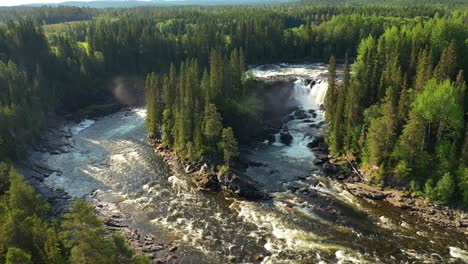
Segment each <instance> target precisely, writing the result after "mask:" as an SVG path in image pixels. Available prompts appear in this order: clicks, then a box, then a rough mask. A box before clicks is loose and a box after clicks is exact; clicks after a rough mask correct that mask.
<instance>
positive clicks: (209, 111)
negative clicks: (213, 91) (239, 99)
mask: <svg viewBox="0 0 468 264" xmlns="http://www.w3.org/2000/svg"><path fill="white" fill-rule="evenodd" d="M222 129H223V124H222V117H221V114H219V113H218V110H217V108H216V106H215V105H214V104H209V105H207V107H206V109H205V114H204V119H203V135H205V136H206V137H207V138H208V140H209V141H210V142H214V141H215V140H216V139H217V138H218V137H219V136H220V135H221V130H222Z"/></svg>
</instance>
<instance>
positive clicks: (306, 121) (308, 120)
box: [302, 119, 314, 123]
mask: <svg viewBox="0 0 468 264" xmlns="http://www.w3.org/2000/svg"><path fill="white" fill-rule="evenodd" d="M302 122H304V123H314V120H311V119H306V120H304V121H302Z"/></svg>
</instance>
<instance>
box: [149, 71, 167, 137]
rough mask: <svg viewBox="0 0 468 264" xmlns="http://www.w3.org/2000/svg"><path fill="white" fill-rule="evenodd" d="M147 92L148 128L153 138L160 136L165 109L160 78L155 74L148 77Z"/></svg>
mask: <svg viewBox="0 0 468 264" xmlns="http://www.w3.org/2000/svg"><path fill="white" fill-rule="evenodd" d="M145 91H146V109H147V117H146V127H147V129H148V134H149V135H150V136H151V137H153V136H157V135H158V134H159V131H160V127H161V124H162V113H163V109H164V106H163V102H162V98H161V89H160V84H159V78H158V76H156V74H155V73H154V72H153V73H150V74H148V76H147V77H146V85H145Z"/></svg>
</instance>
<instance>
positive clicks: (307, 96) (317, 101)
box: [292, 79, 328, 110]
mask: <svg viewBox="0 0 468 264" xmlns="http://www.w3.org/2000/svg"><path fill="white" fill-rule="evenodd" d="M327 89H328V83H327V82H326V81H324V80H317V81H314V82H311V83H310V84H308V85H305V81H304V80H303V79H299V80H297V81H295V82H294V90H293V94H292V97H293V98H292V99H294V101H296V102H297V103H298V105H299V106H300V107H303V108H304V109H314V110H318V109H319V108H320V105H322V104H323V102H324V100H325V95H326V93H327Z"/></svg>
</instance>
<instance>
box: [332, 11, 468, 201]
mask: <svg viewBox="0 0 468 264" xmlns="http://www.w3.org/2000/svg"><path fill="white" fill-rule="evenodd" d="M467 35H468V28H467V27H466V13H465V14H463V13H460V12H455V13H453V14H452V15H449V16H444V17H434V18H433V19H430V20H427V21H424V22H421V23H418V24H416V25H414V26H408V25H405V26H401V27H389V28H387V29H386V30H385V32H384V33H383V34H382V35H380V36H374V35H370V36H368V37H366V38H365V39H363V40H362V41H361V43H360V45H359V48H358V54H357V58H356V62H355V63H354V65H353V67H352V72H353V74H352V78H351V79H349V78H345V79H344V80H343V82H342V83H337V82H336V81H332V82H331V85H330V90H329V93H328V95H327V109H328V111H327V120H328V122H329V130H330V134H329V137H328V139H329V140H328V141H329V143H330V147H331V150H332V152H333V153H335V154H344V155H348V154H349V155H353V154H354V155H356V154H358V155H357V156H358V157H359V160H360V161H361V170H362V171H364V172H365V174H367V175H368V176H370V177H371V178H372V181H373V182H374V183H376V184H378V183H383V184H384V185H390V186H404V187H406V188H409V189H411V191H413V192H415V193H422V194H424V195H426V196H428V197H429V198H430V199H432V200H436V201H439V202H442V203H459V204H461V203H464V204H465V206H466V205H468V174H467V172H468V170H467V166H468V163H467V161H468V160H467V153H468V138H466V136H467V135H468V134H467V131H468V130H467V126H466V121H468V120H467V117H466V115H465V113H466V112H467V110H468V109H467V107H468V104H467V100H466V78H467V75H466V70H467V69H468V47H467V43H466V36H467ZM334 64H335V62H334V58H332V60H331V62H330V69H331V75H330V80H335V79H336V76H335V73H334V70H335V66H334ZM347 71H349V67H347Z"/></svg>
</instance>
